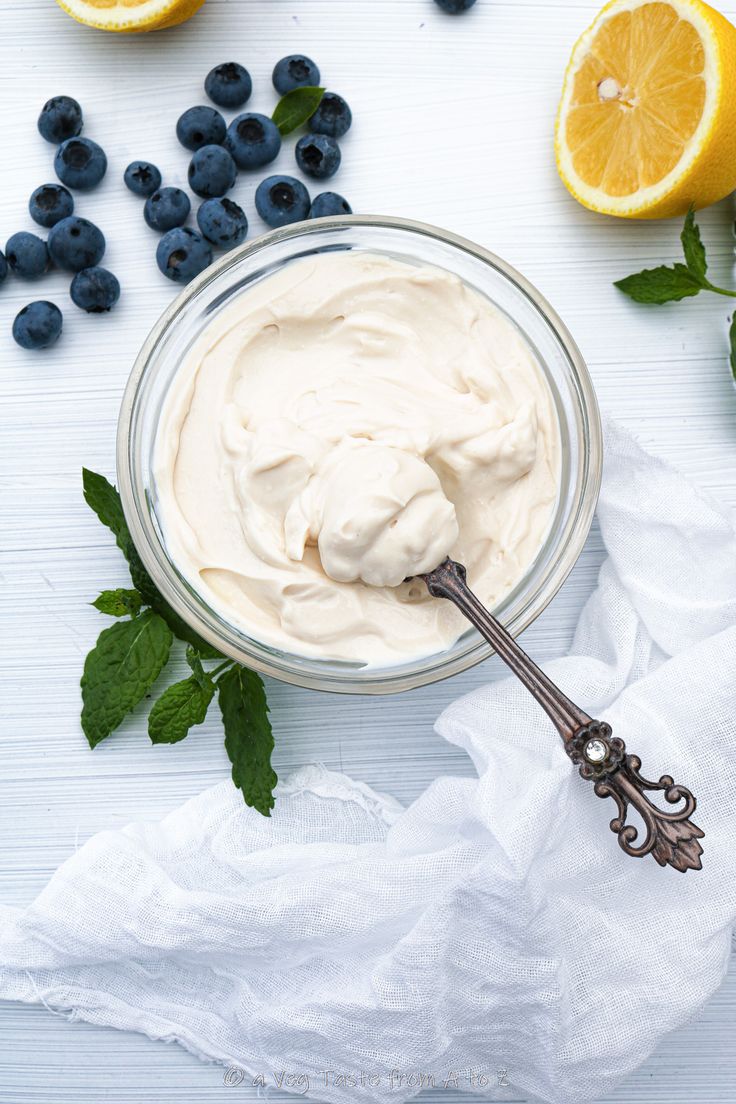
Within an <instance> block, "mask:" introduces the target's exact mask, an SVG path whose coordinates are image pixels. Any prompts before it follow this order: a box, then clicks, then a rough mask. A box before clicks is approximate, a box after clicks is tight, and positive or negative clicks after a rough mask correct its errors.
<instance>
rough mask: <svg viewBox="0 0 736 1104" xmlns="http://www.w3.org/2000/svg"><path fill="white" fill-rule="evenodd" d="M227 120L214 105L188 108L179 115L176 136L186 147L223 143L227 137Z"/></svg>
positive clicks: (194, 148) (192, 148)
mask: <svg viewBox="0 0 736 1104" xmlns="http://www.w3.org/2000/svg"><path fill="white" fill-rule="evenodd" d="M226 129H227V128H226V126H225V120H224V119H223V117H222V115H221V114H220V112H219V111H215V109H214V107H205V105H204V104H200V105H199V106H198V107H190V108H188V109H187V110H186V111H185V112H184V114H183V115H180V116H179V120H178V122H177V124H176V137H177V138H178V139H179V141H180V142H181V144H182V145H183V146H184V148H185V149H188V150H198V149H201V148H202V146H219V145H222V142H223V139H224V137H225V131H226Z"/></svg>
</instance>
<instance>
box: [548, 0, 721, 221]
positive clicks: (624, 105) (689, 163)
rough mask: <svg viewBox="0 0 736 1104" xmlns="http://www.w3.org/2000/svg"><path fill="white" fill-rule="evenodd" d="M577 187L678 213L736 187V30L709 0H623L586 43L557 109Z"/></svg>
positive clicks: (622, 210) (634, 211) (594, 204)
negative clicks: (711, 6) (707, 1)
mask: <svg viewBox="0 0 736 1104" xmlns="http://www.w3.org/2000/svg"><path fill="white" fill-rule="evenodd" d="M556 156H557V165H558V169H559V172H560V176H561V177H562V180H563V182H564V184H565V185H566V187H567V188H568V190H569V191H570V192H571V193H572V194H573V195H574V196H575V198H576V199H578V200H579V201H580V202H581V203H583V204H584V205H585V206H586V207H590V208H591V209H592V210H594V211H599V212H602V213H605V214H612V215H621V216H624V217H628V218H666V217H668V216H671V215H677V214H683V213H684V212H685V211H687V210H688V208H689V207H690V206H691V205H693V206H695V207H704V206H707V205H708V204H710V203H714V202H715V201H716V200H718V199H722V198H723V197H724V196H726V195H728V194H729V192H731V191H733V190H734V188H736V28H734V27H733V25H732V24H731V23H729V22H728V20H727V19H725V18H724V17H723V16H722V15H720V14H719V13H718V12H716V11H714V10H713V9H712V8H710V7H709V6H708V5H707V4H704V3H702V0H667V2H660V0H655V2H651V0H612V3H610V4H608V5H607V6H606V7H605V8H604V9H603V10H602V11H601V12H600V14H599V15H598V17H597V19H596V20H595V22H594V23H593V25H592V26H591V27H590V28H589V29H588V30H587V31H586V32H585V33H584V34H583V35H582V37H581V38H580V40H579V41H578V43H577V44H576V46H575V48H574V50H573V54H572V58H571V60H570V64H569V66H568V70H567V73H566V75H565V83H564V87H563V94H562V100H561V103H560V109H559V113H558V118H557V135H556Z"/></svg>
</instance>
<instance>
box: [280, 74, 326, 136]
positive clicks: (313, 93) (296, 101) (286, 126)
mask: <svg viewBox="0 0 736 1104" xmlns="http://www.w3.org/2000/svg"><path fill="white" fill-rule="evenodd" d="M324 94H325V90H324V88H312V87H308V88H292V90H291V92H287V93H286V95H284V96H282V97H281V99H280V100H279V102H278V103H277V104H276V107H275V108H274V112H273V115H272V116H271V118H272V119H273V121H274V123H275V124H276V126H277V127H278V128H279V130H280V132H281V135H282V137H284V138H285V137H286V135H287V134H291V133H292V131H294V130H298V128H299V127H300V126H303V125H304V123H306V122H307V120H308V119H311V117H312V115H314V113H315V111H316V110H317V108H318V107H319V104H320V100H321V99H322V97H323V96H324Z"/></svg>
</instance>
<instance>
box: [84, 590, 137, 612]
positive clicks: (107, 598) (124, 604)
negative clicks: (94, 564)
mask: <svg viewBox="0 0 736 1104" xmlns="http://www.w3.org/2000/svg"><path fill="white" fill-rule="evenodd" d="M92 605H93V606H94V607H95V609H98V610H99V611H100V613H107V614H109V615H110V617H126V616H127V615H130V616H131V617H135V615H136V614H137V613H139V612H140V608H141V606H142V605H143V597H142V596H141V595H140V594H139V593H138V591H137V590H124V589H123V588H122V587H120V588H118V590H103V592H102V594H100V596H99V597H98V598H95V600H94V602H93V603H92Z"/></svg>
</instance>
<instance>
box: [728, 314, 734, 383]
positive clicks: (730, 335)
mask: <svg viewBox="0 0 736 1104" xmlns="http://www.w3.org/2000/svg"><path fill="white" fill-rule="evenodd" d="M728 340H729V344H730V348H731V353H730V356H729V358H728V362H729V364H730V365H731V374H732V375H733V378H734V382H736V314H734V315H732V316H731V327H730V329H729V331H728Z"/></svg>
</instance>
